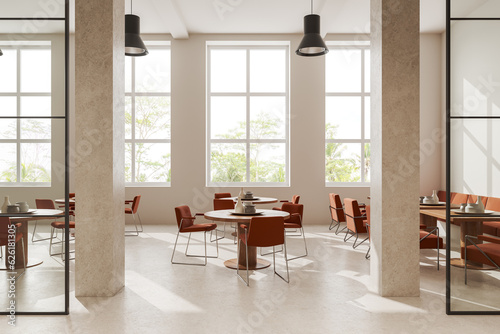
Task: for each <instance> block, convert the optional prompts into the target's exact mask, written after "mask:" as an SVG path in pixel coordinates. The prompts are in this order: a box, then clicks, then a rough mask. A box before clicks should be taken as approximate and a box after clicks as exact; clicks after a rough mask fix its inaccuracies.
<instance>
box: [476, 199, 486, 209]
mask: <svg viewBox="0 0 500 334" xmlns="http://www.w3.org/2000/svg"><path fill="white" fill-rule="evenodd" d="M476 209H477V210H478V212H484V204H483V199H482V198H481V196H477V201H476Z"/></svg>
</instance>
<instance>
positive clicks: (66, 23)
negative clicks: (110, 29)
mask: <svg viewBox="0 0 500 334" xmlns="http://www.w3.org/2000/svg"><path fill="white" fill-rule="evenodd" d="M69 18H70V15H69V0H65V1H64V17H0V21H64V44H65V45H64V55H65V57H64V70H65V74H64V78H65V83H64V98H65V101H64V117H61V116H50V117H36V118H49V119H62V118H64V122H65V133H64V135H65V156H64V161H65V167H66V168H65V171H64V182H65V186H64V192H65V194H64V197H65V198H66V205H65V214H64V220H65V225H66V226H65V227H66V228H65V254H64V256H65V262H64V311H62V312H22V311H21V312H16V315H68V314H69V252H68V250H69V119H68V118H69V101H68V99H69V87H68V83H69ZM0 118H16V119H22V118H27V117H22V116H19V117H0ZM28 118H33V117H28ZM8 314H9V313H8V312H0V315H8Z"/></svg>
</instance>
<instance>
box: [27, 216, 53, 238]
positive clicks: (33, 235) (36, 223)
mask: <svg viewBox="0 0 500 334" xmlns="http://www.w3.org/2000/svg"><path fill="white" fill-rule="evenodd" d="M37 225H38V220H35V226H34V227H33V234H32V235H31V242H32V243H35V242H38V241H44V240H49V239H50V238H44V239H36V240H35V234H36V227H37Z"/></svg>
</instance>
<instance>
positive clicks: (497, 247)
mask: <svg viewBox="0 0 500 334" xmlns="http://www.w3.org/2000/svg"><path fill="white" fill-rule="evenodd" d="M474 240H476V241H474ZM478 241H481V242H483V241H486V242H487V243H483V244H480V243H478ZM467 243H470V246H467ZM464 257H465V284H467V261H473V262H478V263H482V264H485V265H488V266H493V267H496V268H497V269H500V266H499V265H500V238H498V237H492V236H487V235H484V234H483V235H478V236H472V235H466V236H465V256H464Z"/></svg>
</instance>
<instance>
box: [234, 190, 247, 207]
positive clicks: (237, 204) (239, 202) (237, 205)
mask: <svg viewBox="0 0 500 334" xmlns="http://www.w3.org/2000/svg"><path fill="white" fill-rule="evenodd" d="M241 189H243V188H241ZM234 212H237V213H244V212H245V208H244V207H243V203H242V202H241V197H240V196H238V200H237V202H236V205H235V206H234Z"/></svg>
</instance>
